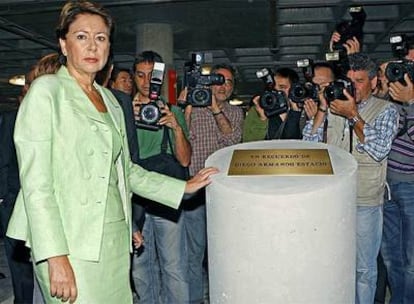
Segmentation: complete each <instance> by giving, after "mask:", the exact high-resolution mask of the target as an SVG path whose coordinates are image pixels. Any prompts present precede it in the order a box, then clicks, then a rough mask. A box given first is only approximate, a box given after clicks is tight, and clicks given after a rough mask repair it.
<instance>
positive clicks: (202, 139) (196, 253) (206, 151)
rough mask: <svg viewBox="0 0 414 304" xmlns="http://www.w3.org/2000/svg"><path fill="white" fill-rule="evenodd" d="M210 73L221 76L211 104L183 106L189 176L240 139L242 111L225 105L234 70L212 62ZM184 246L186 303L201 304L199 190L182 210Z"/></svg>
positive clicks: (202, 215)
mask: <svg viewBox="0 0 414 304" xmlns="http://www.w3.org/2000/svg"><path fill="white" fill-rule="evenodd" d="M211 74H221V75H223V76H224V83H223V84H221V85H211V93H212V104H211V106H206V107H194V106H191V105H187V106H186V108H185V115H186V120H187V124H188V127H189V129H190V142H191V147H192V154H191V164H190V167H189V169H190V176H191V175H193V174H195V173H196V172H197V171H198V170H199V168H202V167H204V163H205V161H206V159H207V157H209V156H210V155H211V154H212V153H214V152H215V151H217V150H219V149H221V148H224V147H227V146H231V145H234V144H237V143H240V141H241V130H242V123H243V117H244V115H243V110H242V109H241V108H239V107H237V106H233V105H230V104H229V100H230V98H231V96H232V94H233V90H234V86H235V70H234V69H233V67H231V66H229V65H225V64H220V65H215V66H214V67H213V68H212V70H211ZM179 100H181V101H180V103H185V100H187V91H186V90H183V91H182V92H181V94H180V96H179ZM184 219H185V229H186V233H187V248H188V267H189V269H188V275H189V276H188V279H189V283H190V303H202V302H203V298H204V289H203V260H204V254H205V250H206V246H207V235H206V210H205V192H204V191H200V192H199V193H198V194H197V195H196V196H195V197H193V198H192V199H190V200H189V204H188V208H187V209H185V210H184Z"/></svg>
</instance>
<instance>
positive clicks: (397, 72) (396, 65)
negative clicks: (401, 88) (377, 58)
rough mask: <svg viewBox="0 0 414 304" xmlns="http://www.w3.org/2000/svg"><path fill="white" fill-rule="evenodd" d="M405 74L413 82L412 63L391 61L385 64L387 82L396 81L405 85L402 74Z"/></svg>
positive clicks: (413, 62)
mask: <svg viewBox="0 0 414 304" xmlns="http://www.w3.org/2000/svg"><path fill="white" fill-rule="evenodd" d="M406 73H407V74H408V76H409V77H410V79H411V80H413V81H414V61H411V60H405V59H402V60H398V61H392V62H390V63H388V64H387V67H386V69H385V76H386V77H387V79H388V81H389V82H397V81H398V82H400V83H402V84H404V85H406V83H405V80H404V74H406Z"/></svg>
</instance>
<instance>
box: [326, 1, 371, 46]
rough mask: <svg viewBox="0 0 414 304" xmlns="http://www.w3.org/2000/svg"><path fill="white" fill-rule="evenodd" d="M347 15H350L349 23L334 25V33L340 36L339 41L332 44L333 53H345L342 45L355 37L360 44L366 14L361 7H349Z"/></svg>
mask: <svg viewBox="0 0 414 304" xmlns="http://www.w3.org/2000/svg"><path fill="white" fill-rule="evenodd" d="M349 14H350V15H351V18H352V20H351V21H342V22H340V23H338V24H337V25H336V31H337V32H338V33H339V34H340V35H341V39H340V40H339V41H338V42H335V43H334V44H333V46H332V47H333V50H334V51H340V52H346V49H345V48H344V46H343V44H344V43H345V42H346V41H347V40H349V39H352V37H356V39H357V40H358V41H359V42H360V43H361V44H362V38H363V27H364V24H365V19H366V17H367V14H366V13H365V11H364V8H363V7H362V6H350V7H349Z"/></svg>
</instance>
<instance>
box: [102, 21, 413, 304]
mask: <svg viewBox="0 0 414 304" xmlns="http://www.w3.org/2000/svg"><path fill="white" fill-rule="evenodd" d="M354 19H357V18H354ZM358 26H361V24H358ZM348 31H349V28H348ZM343 36H346V35H345V34H344V33H342V35H341V34H340V33H339V32H334V34H333V35H332V37H331V42H330V48H331V51H333V53H332V54H335V55H336V56H334V60H326V61H315V62H312V61H309V60H303V61H300V62H298V67H300V68H301V69H302V72H303V80H304V81H303V80H302V81H301V77H299V75H298V73H297V72H296V71H295V69H293V68H287V67H283V68H278V69H276V70H275V72H274V73H273V72H272V70H271V69H270V68H263V69H261V70H259V71H258V72H257V77H258V78H259V79H261V80H263V83H264V86H265V88H264V90H262V92H261V93H260V94H257V95H255V96H253V97H252V99H251V104H250V105H249V107H248V108H247V109H246V111H245V112H244V113H243V110H242V108H240V107H237V106H232V105H230V103H229V100H230V98H231V97H232V94H233V90H234V86H235V71H234V69H233V68H232V67H230V66H228V65H217V66H214V67H213V69H212V70H211V73H210V74H207V75H204V74H203V73H202V72H201V64H202V63H203V60H204V59H205V58H201V57H199V56H201V55H200V54H194V55H193V57H192V61H191V62H189V63H188V64H186V67H185V75H184V76H185V77H184V78H185V85H184V86H183V90H182V92H181V93H180V96H179V98H178V105H179V107H176V106H170V105H168V102H167V100H165V98H164V97H163V96H161V95H160V92H161V86H162V80H163V79H162V77H163V74H164V65H163V63H162V59H161V57H160V56H159V55H158V54H157V53H155V52H153V51H146V52H143V53H142V54H140V55H139V56H138V59H139V58H141V59H139V60H138V59H137V61H136V63H135V64H134V67H133V70H134V75H133V76H132V79H134V81H135V86H136V91H137V92H136V94H135V97H133V98H132V95H131V93H130V92H129V93H128V94H127V95H128V96H129V101H128V102H126V105H127V106H126V107H125V101H124V102H122V98H119V96H117V97H118V99H119V100H120V102H121V104H124V105H123V107H124V111H125V113H132V114H126V120H128V121H127V126H128V125H131V124H132V126H131V128H132V129H134V130H133V131H132V134H130V135H129V137H131V139H130V145H131V146H136V147H135V148H131V158H132V159H133V160H134V161H136V162H137V163H139V164H141V165H142V166H144V167H146V168H148V169H150V170H156V171H159V172H162V173H164V174H168V175H171V176H176V177H179V178H184V179H185V178H188V176H191V175H192V174H194V172H197V170H199V168H201V167H202V166H203V165H204V162H205V160H206V159H207V157H208V156H209V155H211V154H212V153H214V152H215V151H217V150H218V149H220V148H223V147H226V146H230V145H233V144H237V143H239V142H247V141H257V140H278V139H303V140H308V141H319V142H326V143H329V144H333V145H336V146H339V147H341V148H343V149H345V150H347V151H349V153H351V154H352V155H353V156H354V157H355V159H356V160H357V162H358V191H357V261H356V300H355V303H360V304H362V303H374V301H378V299H375V293H376V289H377V276H378V271H377V257H378V256H379V254H381V256H382V259H383V261H384V265H385V268H386V271H387V284H388V287H389V290H390V292H391V302H390V303H414V292H413V291H412V288H410V286H412V285H413V284H414V273H413V271H414V269H413V267H414V266H413V264H414V260H413V259H414V252H413V251H414V246H413V242H412V241H413V238H414V229H413V227H414V217H413V213H414V212H413V211H414V201H413V200H414V195H413V194H414V165H413V164H414V159H413V158H414V140H413V138H414V110H413V106H412V105H413V104H414V88H413V79H414V68H413V67H414V65H413V62H412V59H413V58H414V39H413V38H412V37H404V36H399V37H400V38H401V39H400V40H398V38H395V37H394V38H393V39H397V40H398V41H397V42H396V43H395V44H393V41H392V44H391V46H392V48H393V53H394V54H395V55H396V56H397V57H398V58H394V59H392V60H391V59H390V60H389V61H383V62H380V63H376V62H374V61H373V60H372V59H371V58H370V57H369V55H368V54H365V53H362V52H360V48H361V45H362V43H361V42H360V41H361V39H362V37H361V36H358V35H353V36H350V37H346V38H347V39H344V38H343ZM327 57H329V56H327ZM115 82H116V79H113V80H112V81H111V82H110V83H111V84H112V85H114V84H115ZM124 86H125V85H124ZM120 87H122V85H120ZM127 87H128V88H129V86H128V85H127ZM112 89H113V90H114V91H115V92H114V94H115V93H116V90H117V89H116V88H114V87H112ZM115 95H116V94H115ZM118 95H119V94H118ZM135 128H136V130H135ZM166 130H167V131H166ZM137 138H138V142H137ZM166 138H167V139H166ZM137 147H139V148H137ZM161 154H169V155H170V156H172V158H173V159H174V160H175V163H173V161H171V160H166V159H165V158H160V155H161ZM152 158H153V159H152ZM155 163H158V165H159V164H160V163H165V164H166V166H167V167H168V168H165V166H164V167H163V166H157V165H155ZM179 168H181V169H182V168H184V169H185V171H184V173H182V172H181V173H177V172H178V171H180V169H179ZM176 174H178V175H176ZM137 206H139V207H137ZM137 208H140V210H138V211H137V212H136V213H135V214H136V226H135V233H134V242H135V246H136V247H137V250H136V252H135V253H134V257H133V281H134V285H135V289H136V291H137V294H138V296H139V298H140V301H139V303H157V302H162V303H187V302H189V303H201V302H202V301H203V297H204V293H205V290H204V289H205V277H206V273H207V265H206V263H205V252H206V245H207V241H206V219H205V216H206V215H205V193H204V192H200V193H198V194H197V195H195V196H193V197H190V198H186V199H185V201H184V202H183V205H182V210H179V212H178V213H177V212H175V211H172V210H170V209H168V208H165V207H161V206H158V205H156V204H155V203H154V202H145V203H143V200H142V198H138V199H136V202H135V209H137ZM184 248H185V250H184ZM178 257H180V258H178ZM183 261H185V262H184V263H183Z"/></svg>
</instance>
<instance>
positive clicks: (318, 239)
mask: <svg viewBox="0 0 414 304" xmlns="http://www.w3.org/2000/svg"><path fill="white" fill-rule="evenodd" d="M278 148H279V149H315V148H322V149H324V148H325V149H326V148H327V149H328V151H329V154H330V158H331V162H332V166H333V170H334V175H307V176H240V177H235V176H227V171H228V167H229V164H230V160H231V157H232V152H233V150H234V149H278ZM206 165H207V166H215V167H218V168H219V169H220V173H219V174H217V175H215V176H213V177H212V179H213V182H212V184H211V185H210V186H208V188H207V205H206V207H207V231H208V232H207V233H208V258H209V281H210V283H209V286H210V303H212V304H217V303H231V304H243V303H246V304H259V303H266V304H278V303H281V304H288V303H292V304H297V303H307V304H323V303H326V304H338V303H346V304H349V303H353V302H354V297H355V296H354V294H355V252H356V249H355V213H356V207H355V200H356V170H357V163H356V161H355V160H354V158H353V157H352V156H351V155H350V154H349V153H347V152H346V151H344V150H341V149H339V148H336V147H334V146H330V145H329V146H328V145H325V144H317V143H309V142H303V141H285V140H279V141H261V142H252V143H246V144H240V145H235V146H231V147H228V148H225V149H222V150H219V151H217V152H216V153H214V154H213V155H211V156H210V157H209V158H208V160H207V162H206Z"/></svg>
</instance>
